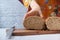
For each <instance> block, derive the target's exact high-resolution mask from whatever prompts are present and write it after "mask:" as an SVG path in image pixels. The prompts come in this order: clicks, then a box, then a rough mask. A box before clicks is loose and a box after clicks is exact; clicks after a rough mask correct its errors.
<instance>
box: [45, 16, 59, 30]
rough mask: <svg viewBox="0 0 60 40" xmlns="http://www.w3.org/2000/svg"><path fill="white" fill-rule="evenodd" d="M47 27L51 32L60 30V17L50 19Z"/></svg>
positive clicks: (47, 20)
mask: <svg viewBox="0 0 60 40" xmlns="http://www.w3.org/2000/svg"><path fill="white" fill-rule="evenodd" d="M46 25H47V28H48V29H49V30H60V17H48V18H47V19H46Z"/></svg>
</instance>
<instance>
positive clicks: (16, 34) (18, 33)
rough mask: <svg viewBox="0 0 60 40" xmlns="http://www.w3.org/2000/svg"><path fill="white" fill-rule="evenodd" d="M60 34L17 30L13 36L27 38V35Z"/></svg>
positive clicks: (59, 32)
mask: <svg viewBox="0 0 60 40" xmlns="http://www.w3.org/2000/svg"><path fill="white" fill-rule="evenodd" d="M57 33H58V34H60V31H48V30H46V31H44V30H20V29H15V30H14V31H13V34H12V35H13V36H27V35H43V34H57Z"/></svg>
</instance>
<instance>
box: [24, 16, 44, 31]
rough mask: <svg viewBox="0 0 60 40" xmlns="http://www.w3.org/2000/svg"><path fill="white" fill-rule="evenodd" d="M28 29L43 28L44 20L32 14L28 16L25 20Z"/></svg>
mask: <svg viewBox="0 0 60 40" xmlns="http://www.w3.org/2000/svg"><path fill="white" fill-rule="evenodd" d="M23 25H24V27H25V28H26V29H38V30H39V29H43V27H44V20H43V19H42V18H40V17H38V16H30V17H28V18H26V19H25V20H24V22H23Z"/></svg>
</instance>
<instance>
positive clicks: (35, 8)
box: [30, 0, 43, 17]
mask: <svg viewBox="0 0 60 40" xmlns="http://www.w3.org/2000/svg"><path fill="white" fill-rule="evenodd" d="M30 7H31V9H32V11H34V10H36V11H38V12H39V14H40V16H41V17H43V15H42V11H41V8H40V5H38V3H37V2H36V1H35V0H33V1H31V3H30Z"/></svg>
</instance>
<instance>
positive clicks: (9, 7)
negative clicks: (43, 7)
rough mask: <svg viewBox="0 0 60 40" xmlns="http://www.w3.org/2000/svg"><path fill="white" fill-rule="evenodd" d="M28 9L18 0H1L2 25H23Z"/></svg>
mask: <svg viewBox="0 0 60 40" xmlns="http://www.w3.org/2000/svg"><path fill="white" fill-rule="evenodd" d="M26 11H27V9H26V8H25V7H24V6H23V5H22V4H21V3H20V2H19V1H18V0H0V27H12V26H14V25H15V26H16V27H17V28H24V27H23V24H22V22H23V16H24V14H25V13H26Z"/></svg>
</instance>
